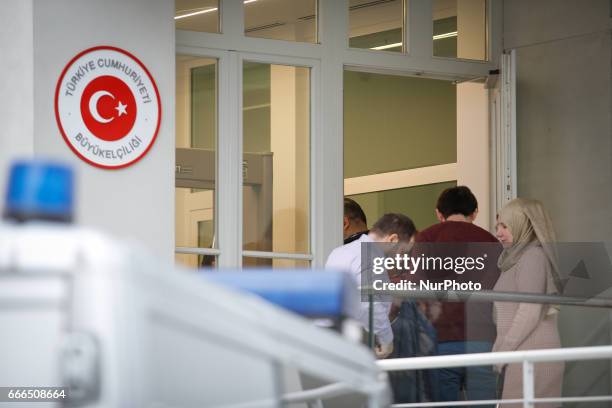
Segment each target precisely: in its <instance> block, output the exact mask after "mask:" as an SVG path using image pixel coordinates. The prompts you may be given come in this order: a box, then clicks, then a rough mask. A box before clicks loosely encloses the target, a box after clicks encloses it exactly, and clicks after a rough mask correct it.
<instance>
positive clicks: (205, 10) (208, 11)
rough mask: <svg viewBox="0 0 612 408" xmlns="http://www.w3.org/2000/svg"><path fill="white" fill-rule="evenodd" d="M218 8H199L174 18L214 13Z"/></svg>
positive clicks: (248, 1)
mask: <svg viewBox="0 0 612 408" xmlns="http://www.w3.org/2000/svg"><path fill="white" fill-rule="evenodd" d="M256 1H257V0H244V2H243V4H249V3H254V2H256ZM217 10H219V8H218V7H213V8H209V9H204V10H198V11H194V12H193V13H187V14H181V15H180V16H175V17H174V19H175V20H180V19H181V18H187V17H193V16H198V15H200V14H206V13H212V12H213V11H217Z"/></svg>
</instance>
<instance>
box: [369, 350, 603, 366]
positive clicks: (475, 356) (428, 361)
mask: <svg viewBox="0 0 612 408" xmlns="http://www.w3.org/2000/svg"><path fill="white" fill-rule="evenodd" d="M602 358H612V346H594V347H568V348H557V349H538V350H520V351H496V352H492V353H469V354H455V355H444V356H428V357H406V358H390V359H386V360H378V361H377V362H376V363H377V364H378V366H379V367H380V368H381V369H382V370H384V371H401V370H424V369H429V368H450V367H473V366H483V365H494V364H513V363H522V362H523V361H530V362H533V363H542V362H551V361H578V360H596V359H602Z"/></svg>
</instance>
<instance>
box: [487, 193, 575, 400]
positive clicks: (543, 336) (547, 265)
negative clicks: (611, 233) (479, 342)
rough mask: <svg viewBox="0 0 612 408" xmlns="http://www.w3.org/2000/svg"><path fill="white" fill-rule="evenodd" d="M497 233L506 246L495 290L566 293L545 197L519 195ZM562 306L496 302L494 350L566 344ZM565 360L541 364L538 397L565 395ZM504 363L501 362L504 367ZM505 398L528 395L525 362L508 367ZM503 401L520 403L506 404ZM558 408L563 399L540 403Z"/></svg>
mask: <svg viewBox="0 0 612 408" xmlns="http://www.w3.org/2000/svg"><path fill="white" fill-rule="evenodd" d="M497 238H498V239H499V240H500V241H501V242H502V244H503V245H504V251H503V252H502V254H501V256H500V257H499V261H498V266H499V268H500V269H501V272H502V273H501V275H500V278H499V280H498V281H497V284H496V285H495V288H494V290H497V291H501V292H521V293H540V294H560V293H561V289H562V286H561V280H560V278H559V272H558V271H559V270H558V267H557V261H556V253H555V250H554V247H553V244H554V242H555V235H554V231H553V228H552V223H551V221H550V217H549V216H548V213H547V212H546V210H545V209H544V207H543V206H542V204H541V203H540V202H539V201H535V200H528V199H522V198H517V199H515V200H512V201H511V202H509V203H508V204H507V205H506V206H504V208H502V209H501V211H500V212H499V214H498V216H497ZM557 312H558V307H557V306H555V305H543V304H536V303H510V302H495V303H494V316H495V323H496V325H497V339H496V341H495V344H494V346H493V351H514V350H533V349H545V348H558V347H561V343H560V341H559V331H558V329H557ZM563 367H564V366H563V363H557V362H554V363H537V364H536V365H535V396H536V397H539V398H554V397H560V396H561V384H562V382H563ZM502 369H504V367H498V370H499V371H501V370H502ZM504 371H505V376H504V388H503V392H502V398H503V399H507V398H522V397H523V384H522V366H521V365H520V364H510V365H508V366H507V367H505V370H504ZM503 406H505V407H506V406H517V405H511V404H505V405H503ZM538 406H542V407H557V406H560V404H538Z"/></svg>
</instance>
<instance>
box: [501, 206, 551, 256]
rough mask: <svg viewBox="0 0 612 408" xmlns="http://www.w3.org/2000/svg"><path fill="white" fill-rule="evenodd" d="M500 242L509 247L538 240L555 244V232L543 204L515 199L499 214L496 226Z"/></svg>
mask: <svg viewBox="0 0 612 408" xmlns="http://www.w3.org/2000/svg"><path fill="white" fill-rule="evenodd" d="M495 229H496V234H495V235H496V236H497V239H499V241H500V242H501V243H502V244H504V245H506V246H509V245H511V244H512V243H516V242H518V243H523V242H530V241H533V240H536V239H537V240H538V241H540V242H541V243H546V242H554V240H555V238H554V231H553V229H552V222H551V221H550V216H549V215H548V212H547V211H546V209H545V208H544V206H543V205H542V203H541V202H539V201H538V200H530V199H526V198H515V199H514V200H512V201H510V202H509V203H508V204H506V205H505V206H504V207H503V208H502V209H501V210H499V214H497V224H496V226H495Z"/></svg>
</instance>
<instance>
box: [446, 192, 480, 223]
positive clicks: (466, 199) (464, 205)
mask: <svg viewBox="0 0 612 408" xmlns="http://www.w3.org/2000/svg"><path fill="white" fill-rule="evenodd" d="M477 215H478V201H477V200H476V197H475V196H474V194H473V193H472V192H471V191H470V189H469V188H467V187H466V186H456V187H451V188H447V189H446V190H444V191H443V192H442V194H440V197H438V202H437V204H436V217H437V218H438V220H439V221H440V222H444V221H466V222H474V220H475V219H476V216H477Z"/></svg>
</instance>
